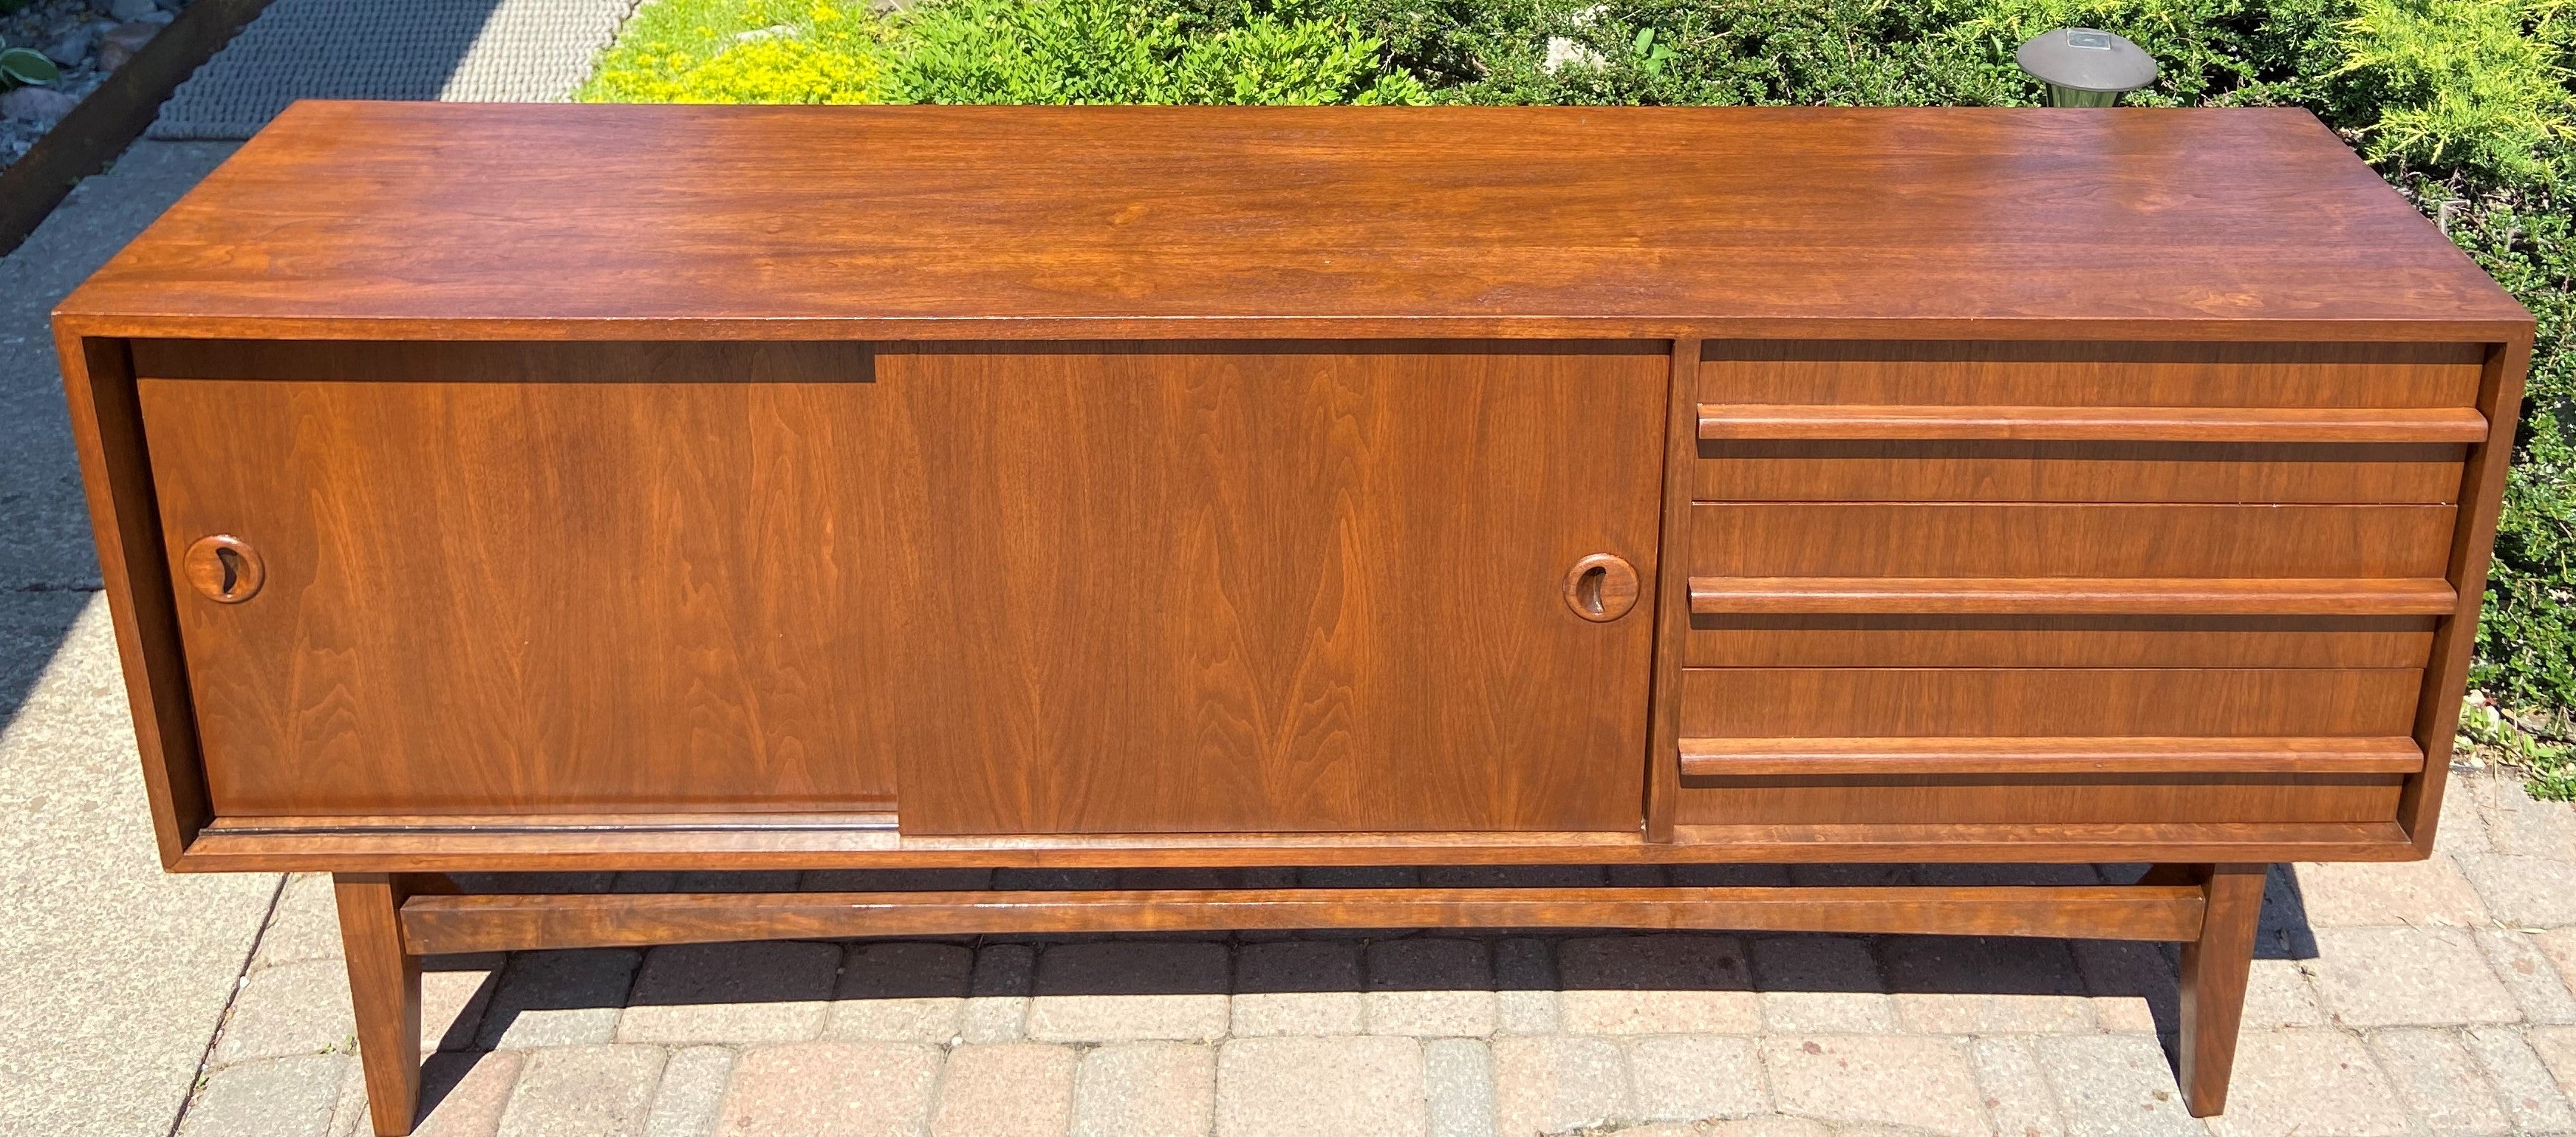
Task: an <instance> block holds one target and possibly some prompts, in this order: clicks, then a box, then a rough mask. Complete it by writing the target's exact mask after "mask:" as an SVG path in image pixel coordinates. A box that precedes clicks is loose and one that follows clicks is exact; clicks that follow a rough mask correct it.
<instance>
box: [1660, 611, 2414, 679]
mask: <svg viewBox="0 0 2576 1137" xmlns="http://www.w3.org/2000/svg"><path fill="white" fill-rule="evenodd" d="M2433 624H2434V621H2433V620H2432V619H2431V618H2428V617H2405V616H2397V617H2333V616H2259V617H2253V616H1924V615H1821V616H1810V615H1790V616H1693V617H1692V618H1691V631H1690V639H1689V643H1688V647H1687V649H1686V654H1685V657H1684V661H1685V662H1686V663H1687V664H1688V665H1689V666H1692V667H1870V666H1880V665H1885V664H1887V663H1889V662H1891V661H1893V662H1901V663H1903V664H1905V665H1906V666H1910V667H2221V668H2238V667H2326V668H2378V667H2398V668H2405V667H2420V666H2422V665H2423V664H2424V662H2425V660H2426V659H2428V658H2430V653H2431V651H2432V645H2433Z"/></svg>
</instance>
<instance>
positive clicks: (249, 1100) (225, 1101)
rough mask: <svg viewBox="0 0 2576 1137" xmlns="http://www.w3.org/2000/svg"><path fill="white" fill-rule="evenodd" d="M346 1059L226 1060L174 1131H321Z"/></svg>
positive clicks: (282, 1134)
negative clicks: (228, 1062) (232, 1063)
mask: <svg viewBox="0 0 2576 1137" xmlns="http://www.w3.org/2000/svg"><path fill="white" fill-rule="evenodd" d="M350 1062H351V1059H350V1058H349V1056H348V1055H345V1054H302V1055H298V1056H295V1057H292V1058H268V1059H261V1060H256V1061H249V1062H244V1063H241V1064H240V1065H235V1066H226V1067H224V1068H223V1069H220V1070H217V1071H215V1072H214V1073H213V1074H211V1075H208V1076H207V1078H206V1082H205V1085H204V1087H203V1088H201V1089H199V1090H198V1091H197V1092H196V1095H195V1097H194V1098H192V1099H191V1100H190V1101H189V1103H188V1107H187V1110H186V1112H185V1113H183V1114H182V1115H181V1116H180V1119H179V1133H178V1137H325V1135H326V1134H328V1133H329V1132H330V1131H331V1111H332V1106H333V1104H334V1103H335V1101H336V1100H337V1098H338V1097H339V1090H340V1075H341V1068H342V1067H343V1066H345V1065H347V1064H349V1063H350Z"/></svg>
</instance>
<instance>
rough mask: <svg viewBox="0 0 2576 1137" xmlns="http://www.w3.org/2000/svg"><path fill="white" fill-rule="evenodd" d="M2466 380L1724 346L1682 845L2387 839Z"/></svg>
mask: <svg viewBox="0 0 2576 1137" xmlns="http://www.w3.org/2000/svg"><path fill="white" fill-rule="evenodd" d="M2483 359H2484V349H2483V348H2482V347H2481V346H2479V345H2474V344H2472V345H2420V344H2368V345H2343V344H2261V345H2247V344H2150V343H1973V342H1884V341H1882V342H1774V343H1714V344H1711V345H1709V346H1708V347H1707V348H1706V349H1705V351H1704V354H1703V359H1702V362H1701V364H1700V373H1699V401H1700V406H1699V459H1700V460H1699V462H1698V463H1697V466H1696V468H1695V469H1694V471H1693V477H1692V496H1693V499H1694V503H1693V505H1692V506H1691V517H1690V522H1689V527H1688V531H1689V541H1688V544H1687V545H1686V546H1685V547H1684V548H1682V549H1681V550H1678V552H1679V554H1680V556H1682V557H1683V558H1685V563H1686V564H1687V566H1688V572H1689V574H1690V596H1691V611H1692V616H1691V629H1690V633H1689V636H1688V638H1687V640H1686V642H1685V644H1684V654H1685V664H1686V667H1687V670H1686V671H1685V673H1684V678H1683V682H1682V686H1681V689H1680V692H1679V694H1680V698H1681V700H1682V730H1681V734H1682V742H1681V745H1680V751H1681V753H1680V761H1681V763H1682V770H1683V780H1682V785H1683V792H1682V797H1681V802H1680V807H1679V810H1678V816H1677V820H1678V821H1679V822H1680V823H1682V824H1686V825H1687V824H1782V825H1809V824H1813V825H1824V824H1877V823H2022V824H2051V823H2056V824H2077V823H2154V822H2282V823H2299V822H2371V821H2387V820H2390V819H2392V818H2393V817H2394V816H2395V815H2396V812H2397V808H2398V800H2399V796H2400V793H2401V790H2402V788H2403V784H2404V781H2405V779H2406V777H2407V775H2409V774H2410V773H2413V772H2415V771H2417V770H2420V769H2421V768H2422V766H2423V762H2424V756H2423V753H2422V751H2421V750H2420V748H2419V747H2418V746H2417V744H2416V741H2415V739H2414V738H2413V737H2412V733H2413V731H2414V719H2415V709H2416V702H2417V699H2418V697H2419V692H2420V691H2421V688H2422V686H2423V681H2424V670H2425V667H2426V665H2427V662H2428V658H2429V655H2430V652H2431V650H2432V641H2433V631H2434V627H2435V623H2436V621H2437V620H2438V619H2439V618H2441V617H2442V616H2443V615H2445V614H2447V613H2450V612H2451V611H2453V609H2454V606H2455V602H2456V594H2455V593H2454V592H2453V590H2452V586H2451V583H2450V582H2449V581H2448V580H2446V579H2445V577H2446V573H2447V571H2448V565H2449V560H2450V553H2451V536H2452V529H2453V526H2454V524H2455V521H2456V519H2457V516H2458V513H2459V509H2458V503H2459V500H2460V492H2461V475H2462V462H2463V459H2464V457H2465V455H2466V453H2467V448H2468V447H2469V446H2470V445H2471V444H2473V443H2475V442H2478V441H2480V440H2483V439H2484V438H2485V437H2486V421H2485V419H2484V418H2483V416H2481V414H2480V413H2479V411H2478V410H2477V408H2476V406H2475V404H2476V402H2477V396H2478V390H2479V380H2480V374H2481V368H2482V363H2483Z"/></svg>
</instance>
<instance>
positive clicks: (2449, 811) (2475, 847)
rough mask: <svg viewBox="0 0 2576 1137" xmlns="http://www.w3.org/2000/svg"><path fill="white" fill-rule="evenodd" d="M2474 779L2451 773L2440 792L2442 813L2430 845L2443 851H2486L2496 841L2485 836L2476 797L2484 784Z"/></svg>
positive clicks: (2490, 849)
mask: <svg viewBox="0 0 2576 1137" xmlns="http://www.w3.org/2000/svg"><path fill="white" fill-rule="evenodd" d="M2476 783H2477V779H2475V778H2463V777H2461V776H2459V775H2458V774H2457V773H2454V774H2452V775H2451V784H2450V785H2449V786H2448V787H2447V789H2446V790H2445V792H2444V793H2443V794H2442V816H2441V818H2440V819H2439V820H2438V821H2437V822H2436V823H2435V825H2434V827H2433V847H2434V848H2436V849H2438V850H2440V851H2442V852H2445V853H2487V852H2493V851H2494V850H2495V845H2494V843H2493V842H2492V841H2489V840H2488V839H2487V823H2486V819H2485V818H2484V817H2481V816H2479V813H2478V804H2477V803H2478V798H2479V797H2480V796H2481V795H2482V793H2483V792H2484V791H2483V788H2482V787H2480V786H2478V785H2477V784H2476Z"/></svg>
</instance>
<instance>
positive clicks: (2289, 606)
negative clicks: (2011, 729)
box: [1690, 576, 2459, 616]
mask: <svg viewBox="0 0 2576 1137" xmlns="http://www.w3.org/2000/svg"><path fill="white" fill-rule="evenodd" d="M1690 590H1691V593H1690V601H1691V612H1692V613H1693V614H1694V615H1699V614H1707V615H1783V614H1811V613H1827V614H1832V613H1872V612H1911V613H1930V614H1944V615H1966V616H2011V615H2051V614H2069V615H2114V616H2123V615H2126V616H2137V615H2152V614H2157V613H2170V614H2174V615H2185V616H2438V615H2445V614H2448V613H2449V612H2450V611H2451V610H2452V609H2453V608H2455V607H2457V606H2458V604H2459V594H2458V593H2457V592H2455V591H2453V590H2452V588H2451V586H2450V584H2449V583H2448V582H2445V581H2443V580H2441V579H2439V578H2426V579H2422V580H2353V579H2349V578H2331V577H2329V578H2322V579H2320V578H2305V577H2268V578H2267V577H2253V578H2245V579H2223V578H2212V577H2002V578H1998V577H1892V576H1891V577H1867V576H1859V577H1854V576H1840V577H1780V576H1710V577H1699V576H1695V577H1692V578H1691V582H1690Z"/></svg>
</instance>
